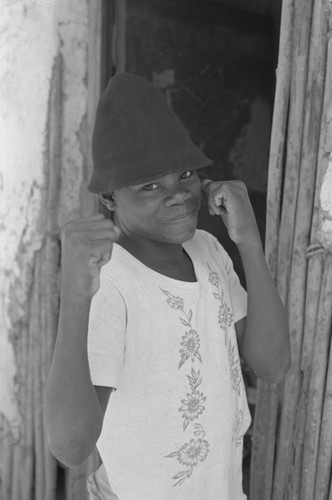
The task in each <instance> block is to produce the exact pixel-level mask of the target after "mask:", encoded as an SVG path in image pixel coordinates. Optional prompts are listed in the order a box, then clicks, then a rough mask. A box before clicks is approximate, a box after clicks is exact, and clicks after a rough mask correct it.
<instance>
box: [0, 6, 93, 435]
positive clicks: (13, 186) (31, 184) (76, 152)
mask: <svg viewBox="0 0 332 500" xmlns="http://www.w3.org/2000/svg"><path fill="white" fill-rule="evenodd" d="M0 12H1V16H0V61H1V64H0V285H1V286H0V416H3V417H5V419H6V420H7V421H8V422H9V424H10V427H11V430H12V431H13V432H14V434H15V433H16V429H18V428H19V424H20V415H19V411H18V405H17V401H16V390H17V386H16V385H15V383H17V380H16V379H15V376H16V375H17V366H16V362H15V352H14V349H15V339H16V338H17V337H18V336H20V335H21V334H23V330H20V325H21V324H22V325H26V324H27V323H28V316H29V309H28V307H29V306H28V299H29V287H30V286H31V280H32V271H33V266H34V257H35V255H36V251H38V249H40V247H41V245H42V244H43V238H44V234H42V231H43V228H42V224H41V217H42V215H43V214H42V212H43V207H42V199H43V195H44V194H45V191H46V190H47V188H48V186H47V183H46V182H47V179H46V176H45V168H47V165H46V166H45V157H44V152H45V151H44V150H45V144H46V138H47V133H48V125H49V124H48V111H49V96H50V89H51V85H52V70H53V67H54V64H55V60H56V58H57V57H59V56H60V57H61V58H62V62H63V67H62V71H63V73H62V92H63V96H62V102H61V109H62V123H61V137H62V148H61V155H62V156H61V163H62V167H61V171H62V174H61V175H62V188H61V194H60V197H61V200H62V201H61V200H60V208H59V214H60V216H59V223H60V225H61V224H62V223H63V222H64V221H65V220H66V219H68V218H72V217H73V216H75V215H78V213H79V208H78V207H79V204H80V201H79V197H80V189H81V177H82V169H83V166H84V165H83V164H84V161H85V158H84V153H85V151H81V145H80V144H81V143H80V139H81V128H82V127H83V128H84V126H85V118H86V113H87V111H86V109H87V81H86V73H87V52H88V36H87V27H88V0H71V1H70V2H67V1H66V0H20V1H16V2H13V0H0ZM81 142H82V141H81ZM0 427H1V419H0Z"/></svg>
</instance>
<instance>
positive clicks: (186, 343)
mask: <svg viewBox="0 0 332 500" xmlns="http://www.w3.org/2000/svg"><path fill="white" fill-rule="evenodd" d="M161 291H162V292H164V294H165V295H166V296H167V297H168V298H167V301H166V302H167V304H169V305H170V306H171V308H172V309H174V310H176V311H177V310H178V311H181V313H182V315H181V316H179V318H180V321H181V323H182V324H183V325H184V326H186V327H188V328H189V330H188V331H186V332H185V335H183V336H182V337H181V338H182V342H180V345H182V347H181V349H180V350H179V353H180V362H179V366H178V368H179V369H180V368H181V367H182V366H183V364H184V363H185V362H186V361H187V360H188V359H189V358H191V361H192V362H194V361H195V358H197V359H198V360H199V361H200V362H201V363H202V357H201V355H200V352H199V348H200V340H199V335H198V333H197V331H196V330H194V329H193V328H192V326H191V320H192V316H193V312H192V310H191V309H190V310H189V312H188V314H186V312H185V311H184V300H183V299H182V298H181V297H178V296H176V295H172V294H171V293H170V292H168V291H167V290H164V289H163V288H161Z"/></svg>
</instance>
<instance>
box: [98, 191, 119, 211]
mask: <svg viewBox="0 0 332 500" xmlns="http://www.w3.org/2000/svg"><path fill="white" fill-rule="evenodd" d="M98 198H99V200H100V202H101V203H102V204H103V205H105V207H106V208H107V209H108V210H111V212H113V211H114V210H115V208H116V205H115V201H114V197H113V194H101V193H99V195H98Z"/></svg>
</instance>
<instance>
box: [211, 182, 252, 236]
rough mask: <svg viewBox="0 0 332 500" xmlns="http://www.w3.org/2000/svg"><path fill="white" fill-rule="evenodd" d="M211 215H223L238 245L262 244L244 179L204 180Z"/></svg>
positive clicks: (230, 234)
mask: <svg viewBox="0 0 332 500" xmlns="http://www.w3.org/2000/svg"><path fill="white" fill-rule="evenodd" d="M202 185H203V189H204V191H205V192H206V194H207V197H208V208H209V212H210V214H211V215H221V217H222V220H223V222H224V224H225V226H226V227H227V230H228V234H229V236H230V238H231V239H232V240H233V241H234V243H236V244H237V245H241V244H244V243H246V244H247V243H248V244H259V245H260V244H261V240H260V235H259V231H258V228H257V223H256V218H255V214H254V211H253V208H252V206H251V203H250V200H249V196H248V191H247V188H246V186H245V184H244V183H243V182H242V181H210V180H207V179H205V180H203V182H202Z"/></svg>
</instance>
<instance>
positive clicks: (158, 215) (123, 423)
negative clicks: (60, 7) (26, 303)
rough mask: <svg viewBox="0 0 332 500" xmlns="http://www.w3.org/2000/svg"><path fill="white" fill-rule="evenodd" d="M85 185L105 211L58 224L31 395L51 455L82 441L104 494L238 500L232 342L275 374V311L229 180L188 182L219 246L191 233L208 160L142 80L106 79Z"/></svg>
mask: <svg viewBox="0 0 332 500" xmlns="http://www.w3.org/2000/svg"><path fill="white" fill-rule="evenodd" d="M93 156H94V172H93V176H92V179H91V182H90V185H89V189H90V190H91V191H92V192H95V193H98V194H99V197H100V199H101V201H102V202H103V203H104V204H105V205H106V207H107V208H108V209H109V210H111V211H113V212H114V216H115V217H114V220H115V224H114V223H113V222H112V221H110V220H108V219H105V218H104V217H103V216H102V215H101V214H98V215H94V216H92V217H89V218H87V219H83V220H79V221H73V222H71V223H69V224H67V225H66V227H65V228H64V232H63V241H62V249H63V251H62V288H61V307H60V317H59V330H58V337H57V342H56V346H55V352H54V357H53V363H52V367H51V371H50V375H49V380H48V386H47V391H46V422H47V428H48V435H49V443H50V448H51V451H52V452H53V453H54V455H55V456H56V457H57V458H58V459H59V460H60V461H61V462H63V463H64V464H66V465H67V466H75V465H78V464H79V463H81V462H82V461H83V460H84V459H86V458H87V457H88V456H89V455H90V453H91V452H92V451H93V449H94V446H95V444H96V443H97V447H98V450H99V453H100V455H101V458H102V460H103V463H104V467H105V470H106V474H107V478H108V483H109V485H110V489H109V498H118V499H119V500H141V499H142V500H143V499H144V500H145V499H147V498H151V499H152V500H166V499H172V500H180V499H181V500H189V499H190V500H203V499H204V500H240V499H244V498H245V496H244V495H243V492H242V485H241V482H242V480H241V479H242V472H241V467H242V440H243V435H244V434H245V432H246V430H247V428H248V426H249V423H250V415H249V411H248V406H247V402H246V397H245V389H244V385H243V380H242V375H241V369H240V361H239V354H238V347H239V349H240V352H241V355H242V356H243V358H244V359H245V360H246V362H247V363H248V364H249V366H251V368H252V369H253V370H254V371H255V372H256V374H257V376H258V377H261V378H263V379H265V380H268V381H270V382H278V381H280V380H281V379H282V377H283V376H284V375H285V373H286V371H287V369H288V366H289V359H290V354H289V339H288V329H287V320H286V315H285V311H284V308H283V306H282V304H281V302H280V299H279V297H278V294H277V292H276V290H275V287H274V284H273V281H272V279H271V277H270V275H269V272H268V269H267V266H266V263H265V258H264V254H263V250H262V245H261V242H260V237H259V233H258V230H257V226H256V221H255V217H254V214H253V210H252V207H251V205H250V202H249V199H248V195H247V192H246V189H245V186H244V185H243V184H242V183H241V182H238V181H229V182H212V181H208V180H205V181H203V187H204V190H205V192H206V195H207V197H208V204H209V210H210V213H211V214H217V215H220V216H221V218H222V220H223V222H224V223H225V224H226V226H227V228H228V232H229V235H230V237H231V238H232V240H233V241H234V242H235V243H236V244H237V247H238V249H239V252H240V255H241V258H242V262H243V267H244V271H245V276H246V283H247V292H248V304H247V299H246V292H245V291H244V290H243V288H242V287H241V286H240V284H239V280H238V278H237V276H236V274H235V273H234V270H233V266H232V263H231V261H230V258H229V257H228V255H227V254H226V252H225V251H224V249H223V248H222V246H221V245H220V244H219V243H218V242H217V240H216V239H215V238H214V237H213V236H212V235H210V234H208V233H206V232H205V231H197V230H196V223H197V213H198V210H199V206H200V200H201V193H202V183H201V181H200V179H199V177H198V174H197V172H196V170H197V169H199V168H200V167H203V166H206V165H207V164H208V163H209V160H208V159H207V158H206V157H205V155H203V154H202V153H201V151H199V150H198V149H197V148H196V147H195V146H194V145H193V143H192V142H191V140H190V138H189V136H188V134H187V132H186V131H185V129H184V128H183V126H182V124H181V123H180V122H179V120H178V119H177V118H176V116H175V115H174V113H173V112H172V111H171V109H170V108H169V107H168V105H167V103H166V101H165V100H164V99H163V97H162V95H161V94H160V93H159V91H158V90H157V89H155V88H154V87H153V86H152V85H151V84H150V83H149V82H146V81H145V80H143V79H141V78H138V77H136V76H134V75H128V74H121V75H117V76H115V77H114V78H113V79H112V80H111V82H110V84H109V86H108V87H107V89H106V90H105V92H104V94H103V96H102V98H101V100H100V103H99V106H98V110H97V116H96V124H95V131H94V138H93Z"/></svg>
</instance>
